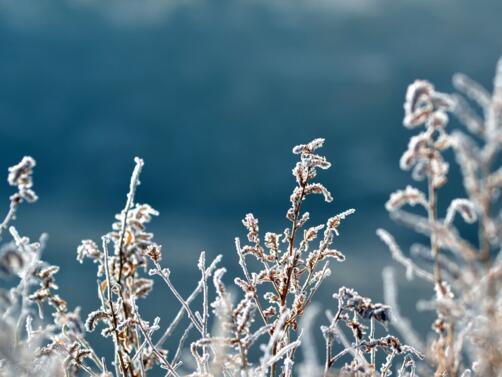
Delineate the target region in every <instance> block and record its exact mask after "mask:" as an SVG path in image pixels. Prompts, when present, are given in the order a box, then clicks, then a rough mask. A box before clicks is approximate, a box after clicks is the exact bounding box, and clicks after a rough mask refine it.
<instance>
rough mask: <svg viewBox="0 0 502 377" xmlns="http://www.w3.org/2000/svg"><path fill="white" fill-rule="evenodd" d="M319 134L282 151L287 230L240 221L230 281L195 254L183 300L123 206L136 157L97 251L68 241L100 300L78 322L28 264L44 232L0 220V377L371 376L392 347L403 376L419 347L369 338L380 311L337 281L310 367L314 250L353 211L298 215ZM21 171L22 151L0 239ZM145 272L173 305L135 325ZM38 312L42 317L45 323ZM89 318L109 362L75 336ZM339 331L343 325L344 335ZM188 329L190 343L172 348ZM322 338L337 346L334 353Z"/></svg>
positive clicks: (147, 286)
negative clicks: (0, 241)
mask: <svg viewBox="0 0 502 377" xmlns="http://www.w3.org/2000/svg"><path fill="white" fill-rule="evenodd" d="M323 143H324V140H323V139H315V140H314V141H312V142H310V143H308V144H302V145H299V146H296V147H295V148H294V149H293V153H295V154H297V155H299V162H298V163H297V164H296V166H295V168H294V169H293V176H294V177H295V179H296V186H295V188H294V190H293V193H292V195H291V197H290V201H291V207H290V209H289V210H288V211H287V215H286V218H287V220H288V221H289V222H290V226H288V227H287V228H286V229H285V230H284V231H282V232H281V233H272V232H267V233H265V236H264V238H263V241H262V239H261V237H260V234H259V227H258V220H257V219H256V218H255V217H254V216H253V215H252V214H248V215H246V216H245V219H244V220H243V224H244V226H245V227H246V229H247V240H248V242H249V243H248V244H246V245H243V246H242V245H241V242H240V240H239V239H238V238H236V240H235V246H236V249H237V256H238V259H239V262H240V266H241V268H242V277H238V278H236V279H235V280H234V282H233V283H234V284H230V286H229V285H225V284H224V283H223V278H224V274H225V269H224V268H219V267H218V266H219V264H220V262H221V256H218V257H216V258H215V259H214V260H213V261H211V262H210V263H207V261H206V255H205V253H204V252H202V253H201V255H200V258H199V262H198V269H199V271H200V280H199V281H198V282H197V284H196V286H195V287H194V290H193V292H192V293H191V294H190V295H189V296H188V297H187V298H184V297H183V296H182V294H181V293H180V292H179V291H178V290H177V288H176V287H175V285H174V284H173V282H172V280H171V271H170V270H169V269H168V268H166V267H163V266H162V265H161V263H162V253H161V246H160V245H158V244H157V243H156V242H155V241H154V238H153V234H151V233H149V232H147V230H146V226H147V224H148V223H149V222H150V220H151V219H152V217H153V216H157V215H158V212H157V211H155V210H154V209H153V208H152V207H150V206H149V205H148V204H140V203H137V202H135V194H136V189H137V187H138V185H139V176H140V172H141V169H142V167H143V161H142V160H141V159H139V158H136V159H135V162H136V166H135V168H134V171H133V174H132V177H131V183H130V187H129V193H128V195H127V200H126V204H125V207H124V209H123V210H122V211H121V212H120V213H119V214H117V215H116V222H115V223H113V224H112V230H111V231H110V232H109V233H107V234H105V235H104V236H103V237H102V242H101V245H100V246H98V244H97V243H95V242H94V241H92V240H84V241H82V243H81V245H80V246H79V247H78V249H77V260H78V261H80V262H81V263H83V262H84V260H86V259H90V260H91V261H92V262H93V263H95V264H96V266H97V277H98V281H97V283H98V290H97V291H98V297H99V301H100V305H99V307H98V308H97V309H96V310H95V311H92V312H91V313H89V314H88V315H87V320H86V321H85V325H84V324H82V323H81V321H80V309H79V308H76V309H75V310H74V311H69V310H68V308H67V304H66V302H65V301H64V300H63V299H61V298H60V297H59V296H58V294H57V289H58V287H57V285H56V282H55V274H56V273H57V272H58V270H59V268H58V267H57V266H53V265H49V264H47V263H45V262H43V261H42V260H41V259H40V257H41V251H42V249H43V248H44V247H45V236H42V237H41V239H40V242H35V243H32V242H30V241H29V239H27V238H26V237H21V236H20V235H19V234H18V232H17V231H16V229H15V228H14V227H12V226H11V227H10V228H9V231H10V234H11V236H12V237H13V241H12V242H9V243H7V244H5V245H4V246H3V247H2V248H1V250H0V268H1V271H2V273H3V275H5V276H7V277H12V276H17V278H18V284H17V285H16V286H14V287H13V288H11V289H10V290H9V291H1V293H2V294H1V296H0V297H1V298H2V303H1V312H0V314H1V317H0V318H1V319H0V328H1V330H2V331H1V332H0V376H8V377H10V376H33V375H37V376H39V375H43V376H77V375H89V376H93V377H97V376H99V377H111V376H116V377H145V376H147V375H148V374H149V373H150V372H151V371H152V368H153V367H154V366H158V367H160V368H162V369H163V370H164V372H165V375H166V376H182V375H191V376H197V377H202V376H205V377H210V376H211V377H213V376H214V377H217V376H229V377H230V376H247V377H263V376H278V375H280V376H284V377H287V376H293V375H302V376H303V375H305V376H311V375H318V376H321V375H323V376H337V375H340V376H354V377H361V376H383V377H385V376H390V374H391V373H392V372H391V370H392V363H393V361H394V359H395V358H396V357H397V356H403V362H402V364H401V366H400V367H399V370H398V371H397V372H398V375H399V376H402V377H405V376H412V375H414V373H415V372H414V370H415V362H414V359H415V358H417V357H419V358H420V357H421V355H420V354H419V353H418V352H417V351H415V349H414V348H412V347H409V346H405V345H403V344H401V342H400V341H399V340H398V339H397V338H396V337H393V336H390V335H383V336H377V335H376V323H381V324H382V325H383V326H384V328H385V329H386V326H387V323H388V321H389V318H390V314H389V313H390V308H389V307H388V306H386V305H383V304H378V303H373V302H372V301H371V300H370V299H368V298H365V297H362V296H360V295H359V294H358V293H357V292H355V291H353V290H351V289H348V288H345V287H342V288H340V289H339V291H338V293H336V294H335V295H334V297H335V299H336V300H337V302H338V307H337V310H336V314H335V315H333V314H332V311H331V310H328V311H327V317H328V319H329V324H328V325H327V326H323V327H322V329H321V330H319V329H318V332H319V335H321V334H322V335H323V336H324V338H325V340H326V360H325V362H324V363H320V362H319V360H318V359H317V357H316V356H315V354H316V351H315V347H316V346H315V344H314V342H313V341H312V336H313V334H312V333H311V332H312V330H311V329H307V328H305V333H304V332H303V328H302V325H301V323H303V320H302V318H303V317H304V316H305V317H306V318H305V321H307V322H311V321H312V320H313V318H314V317H315V313H314V311H313V310H314V307H313V306H312V305H311V304H312V302H313V297H314V295H315V293H316V292H317V290H318V289H319V287H320V285H321V283H322V282H323V281H324V280H325V279H326V277H327V276H329V274H330V269H329V264H328V259H334V260H335V261H337V262H342V261H344V259H345V256H344V254H342V253H341V252H340V251H338V250H336V249H334V248H333V241H334V238H335V236H337V235H338V229H339V226H340V224H341V222H342V221H343V220H344V219H345V218H346V217H347V216H348V215H351V214H352V213H353V212H354V210H352V209H349V210H347V211H344V212H342V213H340V214H338V215H336V216H333V217H331V218H329V219H328V220H327V221H326V223H325V224H321V225H317V226H311V227H308V226H307V223H308V220H309V214H308V212H302V211H301V207H302V203H303V201H304V200H305V199H306V198H307V197H309V196H310V195H312V194H321V195H323V197H324V199H325V201H326V202H331V201H332V197H331V194H330V192H329V191H328V190H327V189H326V188H325V187H324V186H323V185H322V184H321V183H316V182H313V179H314V178H315V177H316V176H317V171H318V170H319V169H323V170H325V169H328V168H329V167H330V163H329V162H328V161H327V160H326V158H324V157H322V156H320V155H318V154H317V153H316V150H317V149H319V148H320V147H322V145H323ZM34 166H35V161H34V160H33V159H32V158H30V157H25V158H24V159H23V160H22V161H21V162H20V163H19V164H18V165H16V166H14V167H12V168H10V169H9V178H8V181H9V183H10V184H11V185H13V186H15V187H16V188H17V192H16V193H15V194H14V195H12V196H11V204H10V207H9V211H8V213H7V215H6V217H5V220H4V221H3V222H2V224H1V226H0V234H1V232H2V231H3V230H4V229H6V228H8V226H9V223H10V222H11V221H12V220H13V219H14V218H15V215H16V212H17V208H18V206H19V204H20V203H22V202H23V201H27V202H33V201H35V200H36V199H37V196H36V194H35V192H34V191H33V189H32V186H33V182H32V170H33V167H34ZM321 235H322V236H321ZM318 238H319V240H317V239H318ZM316 240H317V242H316ZM250 259H252V260H250ZM154 278H157V279H159V280H161V281H163V282H164V283H165V285H166V287H167V288H168V289H169V291H170V292H171V293H172V296H173V299H174V300H173V302H175V303H176V302H177V303H178V304H179V306H180V309H179V311H178V313H177V314H176V316H175V317H174V318H173V319H172V321H171V322H170V323H169V324H168V325H167V326H165V327H164V321H162V322H163V323H161V319H160V318H159V317H157V318H155V319H154V320H153V321H147V320H145V319H144V318H143V317H142V315H141V300H142V299H143V298H144V297H146V296H147V295H148V293H149V292H150V291H151V289H152V288H153V283H154V281H153V279H154ZM211 279H212V283H213V284H212V286H214V294H213V290H212V289H211V284H210V282H211ZM234 287H238V288H239V290H240V291H241V292H242V297H241V298H240V299H239V300H235V297H234V296H235V295H233V294H231V292H232V291H233V290H234V289H233V288H234ZM211 297H214V299H212V298H211ZM196 299H198V300H197V301H195V300H196ZM194 302H199V303H200V307H199V310H196V309H194V308H193V306H194ZM48 307H49V308H51V309H50V313H51V316H52V318H48V315H47V314H48V312H49V311H48ZM309 313H310V314H309ZM181 323H184V324H185V329H184V331H183V334H182V336H181V337H179V338H178V339H173V333H174V331H175V329H176V328H177V327H178V326H179V325H180V324H181ZM161 326H162V327H164V330H163V331H162V332H161V331H160V329H161ZM341 326H343V328H340V327H341ZM98 327H100V328H101V335H102V336H103V337H104V338H107V339H109V340H110V341H111V345H113V361H112V362H111V364H109V363H108V362H107V361H106V360H105V359H104V358H101V357H99V356H98V355H97V354H96V352H95V351H94V350H93V348H92V347H91V345H90V344H89V343H88V342H87V341H86V340H85V332H86V331H87V332H92V331H95V330H96V329H97V328H98ZM368 329H369V330H368ZM346 333H351V334H352V336H353V342H350V341H349V340H348V338H347V335H346ZM190 337H191V338H192V339H193V338H195V340H194V341H192V342H191V344H190V346H189V347H188V346H187V347H185V343H187V341H188V339H189V338H190ZM303 338H305V339H306V341H305V344H302V340H303ZM309 339H310V340H309ZM168 340H169V341H170V344H171V345H173V344H174V345H175V351H174V352H172V351H171V352H168V350H167V348H166V346H165V344H166V342H167V341H168ZM335 343H339V345H340V347H338V348H340V349H341V351H340V352H338V353H336V354H334V352H335V349H336V347H335ZM300 346H302V352H300V351H299V349H300ZM185 348H189V350H190V352H185ZM377 352H383V353H384V354H386V355H387V356H386V358H385V360H383V361H382V360H381V358H380V361H378V359H379V358H378V357H377ZM302 353H303V354H305V355H306V356H305V358H304V360H303V361H302V360H300V359H299V358H300V356H299V355H301V354H302ZM379 362H380V365H379V366H378V365H377V364H378V363H379ZM110 366H112V368H111V370H109V369H108V368H109V367H110Z"/></svg>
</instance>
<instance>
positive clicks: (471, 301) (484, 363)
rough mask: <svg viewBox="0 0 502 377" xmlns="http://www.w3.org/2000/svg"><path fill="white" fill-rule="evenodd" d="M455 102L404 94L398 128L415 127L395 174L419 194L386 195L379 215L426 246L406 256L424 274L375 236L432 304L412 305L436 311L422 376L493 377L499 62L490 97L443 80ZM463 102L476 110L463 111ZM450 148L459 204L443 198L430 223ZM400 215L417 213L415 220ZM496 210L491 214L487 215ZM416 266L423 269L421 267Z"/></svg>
mask: <svg viewBox="0 0 502 377" xmlns="http://www.w3.org/2000/svg"><path fill="white" fill-rule="evenodd" d="M453 83H454V85H455V87H456V88H457V90H458V91H459V92H461V93H462V94H463V95H465V96H466V97H467V99H468V100H466V99H465V98H464V97H463V96H461V95H459V94H452V95H449V94H445V93H440V92H438V91H436V89H435V88H434V86H433V85H432V84H431V83H429V82H427V81H422V80H419V81H415V82H414V83H413V84H412V85H410V86H409V88H408V91H407V94H406V101H405V105H404V110H405V117H404V126H405V127H407V128H409V129H415V128H421V129H422V131H420V133H419V134H418V135H416V136H413V137H412V138H411V140H410V142H409V144H408V149H407V150H406V151H405V153H404V154H403V156H402V158H401V161H400V165H401V168H402V169H403V170H412V177H413V179H415V180H417V181H422V180H423V181H425V182H426V188H427V192H426V193H424V192H422V191H420V190H419V189H417V188H415V187H411V186H408V187H407V188H406V189H404V190H399V191H397V192H395V193H393V194H392V195H391V196H390V199H389V200H388V202H387V203H386V208H387V210H388V211H389V212H390V214H391V217H392V218H394V219H395V220H397V221H399V222H401V223H403V224H405V225H407V226H410V227H411V228H413V229H415V230H416V231H417V232H418V233H421V234H424V235H426V236H427V237H428V238H429V244H428V245H421V244H415V245H413V246H412V248H411V254H412V257H414V258H415V259H418V260H419V261H422V262H424V263H425V264H426V265H430V268H429V267H427V266H426V267H421V266H420V264H418V263H416V262H415V261H414V259H412V258H410V257H408V256H405V254H404V253H403V252H402V251H401V249H400V248H399V247H398V245H397V243H396V242H395V240H394V238H393V237H392V236H391V235H390V234H389V233H388V232H386V231H385V230H383V229H379V230H378V232H377V233H378V235H379V236H380V238H381V239H382V240H383V241H384V242H385V243H386V244H387V245H388V247H389V249H390V251H391V253H392V256H393V257H394V259H395V260H397V261H398V262H399V263H401V264H402V265H404V267H405V268H406V271H407V276H408V277H409V278H412V277H413V276H418V277H420V278H422V279H424V280H426V281H429V282H430V283H432V284H433V286H434V290H435V297H434V299H433V300H432V301H431V302H429V303H427V305H425V304H423V303H422V305H421V306H422V307H429V308H432V309H434V310H435V311H436V313H437V319H436V321H435V322H434V324H433V329H434V331H435V332H436V333H437V337H435V338H434V340H433V341H432V343H430V344H429V345H428V346H427V347H426V349H427V350H428V352H427V361H428V364H429V366H430V367H432V371H429V370H428V369H427V368H426V367H425V366H423V369H424V370H425V372H424V373H426V374H434V375H435V376H460V375H463V376H468V375H472V374H474V375H476V376H483V377H485V376H499V375H500V371H501V370H502V343H501V342H500V340H499V339H501V336H502V316H501V312H500V305H501V304H502V300H501V296H500V294H498V291H499V290H500V287H501V282H502V280H501V267H502V264H501V263H502V261H501V257H500V254H499V250H500V248H501V246H502V212H500V201H499V191H500V188H501V187H502V168H501V167H500V165H498V166H497V162H498V163H499V162H500V156H499V151H500V147H501V144H502V119H501V117H502V60H500V61H499V63H498V65H497V72H496V75H495V80H494V90H493V93H492V94H490V93H488V91H486V90H485V89H484V88H483V87H482V86H481V85H479V84H478V83H476V82H474V81H473V80H471V79H470V78H468V77H467V76H465V75H462V74H457V75H455V76H454V78H453ZM469 101H471V102H472V103H473V104H474V105H476V106H477V107H478V108H477V109H473V107H472V106H471V104H470V103H469ZM448 114H453V115H455V116H456V117H457V118H458V119H459V120H460V121H461V123H463V124H464V125H465V126H466V128H467V131H468V133H466V132H464V131H463V130H454V131H451V132H448V131H447V124H448ZM448 148H451V149H453V152H454V153H455V156H456V160H457V163H458V165H459V167H460V172H461V173H462V176H463V182H464V188H465V191H466V194H467V198H459V199H453V200H451V201H450V204H449V206H448V208H447V210H446V212H445V213H444V215H443V216H441V215H440V214H438V192H439V190H440V188H441V187H442V186H443V185H444V184H445V183H446V180H447V174H448V170H449V164H448V163H447V162H446V160H445V158H444V156H443V152H444V151H445V150H446V149H448ZM405 206H411V207H414V206H419V207H420V209H421V210H422V211H423V212H424V213H425V216H421V215H419V214H417V211H409V210H406V209H404V207H405ZM497 211H499V212H498V213H497ZM456 215H459V217H460V218H461V219H462V220H463V221H464V222H466V223H468V224H473V223H477V225H478V240H477V243H475V244H473V243H472V242H469V241H468V237H467V236H464V235H462V234H461V233H460V232H459V230H458V222H457V221H456ZM422 265H423V264H422ZM384 277H385V280H386V283H387V284H386V285H387V286H388V287H389V292H388V293H387V297H388V299H389V302H390V303H392V302H393V301H395V291H394V288H393V278H392V273H391V272H389V271H386V273H385V275H384ZM396 313H397V314H398V312H395V316H394V317H399V318H398V319H397V320H396V321H395V323H396V324H398V325H399V326H398V328H399V329H400V330H401V331H402V333H403V336H404V338H405V339H406V340H407V341H408V342H410V344H412V345H416V346H417V347H422V346H423V341H422V339H421V338H420V337H418V336H417V335H416V333H414V332H413V330H412V328H411V326H409V325H408V322H407V321H406V320H405V319H403V318H400V316H399V315H397V316H396Z"/></svg>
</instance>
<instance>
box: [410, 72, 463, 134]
mask: <svg viewBox="0 0 502 377" xmlns="http://www.w3.org/2000/svg"><path fill="white" fill-rule="evenodd" d="M452 105H453V102H452V100H451V99H450V98H449V97H448V96H447V95H445V94H442V93H438V92H436V91H435V90H434V86H433V85H432V84H431V83H430V82H428V81H425V80H416V81H415V82H414V83H413V84H411V85H410V86H408V90H407V92H406V101H405V102H404V120H403V124H404V126H405V127H406V128H415V127H418V126H420V125H422V124H424V123H425V122H426V121H427V120H428V119H429V117H430V116H431V115H432V114H433V113H435V112H436V111H437V110H442V109H443V110H447V109H449V108H451V107H452Z"/></svg>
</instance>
